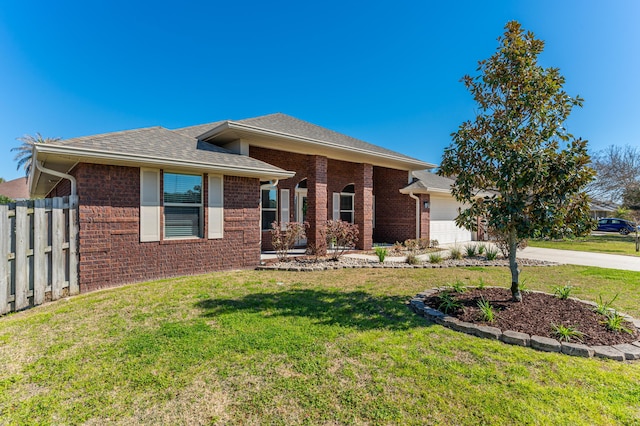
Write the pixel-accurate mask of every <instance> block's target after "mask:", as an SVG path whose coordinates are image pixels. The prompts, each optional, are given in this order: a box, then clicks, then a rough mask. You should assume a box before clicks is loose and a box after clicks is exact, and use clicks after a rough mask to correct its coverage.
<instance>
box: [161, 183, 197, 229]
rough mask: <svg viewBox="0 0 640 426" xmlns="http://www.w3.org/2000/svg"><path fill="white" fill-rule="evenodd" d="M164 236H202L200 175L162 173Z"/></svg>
mask: <svg viewBox="0 0 640 426" xmlns="http://www.w3.org/2000/svg"><path fill="white" fill-rule="evenodd" d="M163 201H164V203H163V205H164V236H165V238H188V237H197V238H201V237H202V176H200V175H186V174H178V173H164V200H163Z"/></svg>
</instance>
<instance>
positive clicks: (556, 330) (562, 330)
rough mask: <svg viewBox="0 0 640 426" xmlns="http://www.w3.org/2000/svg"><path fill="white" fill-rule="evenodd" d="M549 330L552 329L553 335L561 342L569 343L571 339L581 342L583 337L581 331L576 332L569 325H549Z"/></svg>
mask: <svg viewBox="0 0 640 426" xmlns="http://www.w3.org/2000/svg"><path fill="white" fill-rule="evenodd" d="M551 328H552V329H553V334H554V335H555V336H556V337H557V338H558V340H560V341H561V342H570V341H571V339H575V340H577V341H578V342H582V337H584V334H583V333H582V332H581V331H578V330H577V329H576V328H575V327H574V326H571V325H568V326H565V325H562V324H560V325H555V324H551Z"/></svg>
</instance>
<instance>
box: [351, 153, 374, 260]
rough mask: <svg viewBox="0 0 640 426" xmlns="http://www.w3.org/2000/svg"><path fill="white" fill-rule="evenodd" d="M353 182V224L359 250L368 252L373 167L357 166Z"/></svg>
mask: <svg viewBox="0 0 640 426" xmlns="http://www.w3.org/2000/svg"><path fill="white" fill-rule="evenodd" d="M357 168H358V171H357V173H356V181H355V191H356V193H355V206H354V207H355V218H354V219H355V223H356V224H357V225H358V231H359V234H358V243H357V244H356V247H357V248H358V249H360V250H368V249H370V248H371V246H372V245H373V166H372V165H371V164H358V166H357Z"/></svg>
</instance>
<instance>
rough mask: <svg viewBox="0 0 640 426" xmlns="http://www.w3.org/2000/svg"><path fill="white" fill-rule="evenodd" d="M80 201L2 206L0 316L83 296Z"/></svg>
mask: <svg viewBox="0 0 640 426" xmlns="http://www.w3.org/2000/svg"><path fill="white" fill-rule="evenodd" d="M77 212H78V197H77V196H70V197H58V198H45V199H40V200H29V201H19V202H17V203H12V204H8V205H0V315H1V314H6V313H7V312H11V311H19V310H22V309H25V308H29V307H32V306H36V305H40V304H42V303H44V302H45V301H49V300H56V299H60V298H61V297H64V296H66V295H73V294H77V293H78V292H79V287H78V255H77V253H78V215H77Z"/></svg>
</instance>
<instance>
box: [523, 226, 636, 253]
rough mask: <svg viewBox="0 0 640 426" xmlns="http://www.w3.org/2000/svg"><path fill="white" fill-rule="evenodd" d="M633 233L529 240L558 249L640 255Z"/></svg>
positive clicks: (537, 244) (535, 245)
mask: <svg viewBox="0 0 640 426" xmlns="http://www.w3.org/2000/svg"><path fill="white" fill-rule="evenodd" d="M635 238H636V236H635V234H630V235H620V234H616V233H613V232H611V233H608V234H604V235H590V236H588V237H583V238H575V239H571V240H562V241H548V240H530V241H529V245H530V246H532V247H542V248H553V249H559V250H578V251H590V252H596V253H609V254H624V255H629V256H640V253H639V252H637V251H636V243H635V241H636V239H635Z"/></svg>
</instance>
